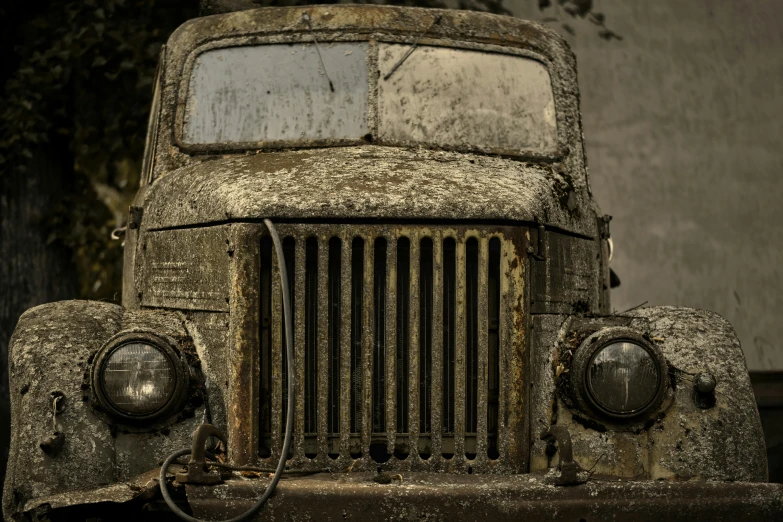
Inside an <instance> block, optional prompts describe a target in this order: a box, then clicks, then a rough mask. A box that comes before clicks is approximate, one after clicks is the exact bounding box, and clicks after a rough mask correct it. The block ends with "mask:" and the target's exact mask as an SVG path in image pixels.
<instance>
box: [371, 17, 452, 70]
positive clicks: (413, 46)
mask: <svg viewBox="0 0 783 522" xmlns="http://www.w3.org/2000/svg"><path fill="white" fill-rule="evenodd" d="M441 18H443V15H441V14H439V15H438V16H436V17H435V19H434V20H433V21H432V23H431V24H430V26H429V27H428V28H427V30H426V31H424V32H423V33H422V36H424V35H426V34H427V33H429V32H430V29H432V27H433V26H434V25H435V24H437V23H438V22H440V19H441ZM418 46H419V42H414V43H413V45H411V47H410V49H408V50H407V51H406V52H405V54H404V55H403V56H402V58H400V59H399V60H398V61H397V63H395V64H394V67H392V68H391V71H389V72H388V73H386V76H384V77H383V80H384V81H386V80H388V79H389V78H391V75H392V74H394V71H396V70H397V69H399V68H400V65H402V63H403V62H404V61H405V60H407V59H408V56H410V55H411V53H413V51H415V50H416V47H418Z"/></svg>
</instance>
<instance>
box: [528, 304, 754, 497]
mask: <svg viewBox="0 0 783 522" xmlns="http://www.w3.org/2000/svg"><path fill="white" fill-rule="evenodd" d="M592 322H593V324H594V327H593V328H594V329H597V328H601V327H602V325H603V326H617V325H618V324H622V325H624V326H628V327H630V328H632V329H634V330H636V331H637V332H638V333H639V334H640V335H643V336H645V337H646V338H647V339H649V340H651V341H652V342H654V343H655V344H656V346H657V347H658V348H659V349H660V350H661V352H662V354H663V356H664V357H665V359H666V362H667V365H668V368H669V375H668V381H669V382H668V384H667V389H666V398H665V399H664V401H663V403H662V404H661V405H660V406H659V407H657V408H654V410H653V411H651V412H649V414H645V415H643V416H641V417H640V418H637V419H629V420H627V421H618V420H616V419H614V420H613V419H608V418H605V417H602V416H600V415H595V414H591V413H589V412H586V411H585V410H584V409H583V408H580V407H578V406H577V404H578V401H571V400H569V397H568V394H570V393H573V392H572V391H571V390H569V389H567V388H566V387H564V386H561V384H563V383H566V382H567V381H568V373H567V372H569V371H570V370H571V369H572V368H571V366H570V358H571V355H572V353H569V351H570V352H573V350H575V349H577V348H578V347H579V344H580V342H581V339H583V338H584V337H585V336H586V334H584V333H583V334H581V335H579V334H575V332H576V331H577V326H576V325H577V324H578V323H577V322H576V321H575V319H574V318H573V317H568V316H546V317H537V318H536V319H535V320H534V328H533V331H534V335H535V340H534V343H535V348H534V353H533V359H532V360H533V365H534V370H533V375H534V376H535V377H534V383H533V390H534V396H533V398H532V407H533V421H532V424H533V425H535V424H538V425H543V424H544V423H552V424H557V425H563V426H566V427H567V428H568V430H569V431H570V434H571V438H572V441H573V451H574V460H576V461H577V462H578V463H579V464H580V465H581V466H582V467H583V468H586V469H587V468H591V469H593V470H594V471H595V472H596V473H598V474H605V475H611V476H617V477H626V478H636V479H639V478H645V479H666V480H672V481H700V480H710V481H750V482H757V481H758V482H763V481H765V480H766V478H767V469H766V458H765V447H764V439H763V433H762V430H761V424H760V420H759V416H758V410H757V409H756V405H755V402H754V399H753V394H752V391H751V389H750V380H749V377H748V373H747V369H746V367H745V360H744V358H743V356H742V351H741V349H740V346H739V341H738V340H737V338H736V335H735V334H734V331H733V329H732V328H731V326H730V325H729V324H728V322H726V320H725V319H723V318H722V317H720V316H718V315H717V314H714V313H712V312H707V311H704V310H695V309H690V308H675V307H653V308H641V309H638V310H633V311H631V312H628V313H625V314H621V315H620V316H612V317H609V318H605V319H602V318H596V319H594V320H593V321H592ZM582 324H583V325H584V323H582ZM593 331H594V330H593ZM703 372H708V373H710V374H711V375H713V376H714V377H715V379H716V381H717V386H716V387H715V390H714V396H715V401H714V403H713V404H711V405H710V404H704V403H700V402H698V401H697V400H696V399H697V398H698V397H695V394H696V391H695V389H694V377H695V376H696V375H697V374H699V373H703ZM705 406H706V407H705ZM553 462H555V463H556V462H557V458H556V448H555V446H553V445H552V444H551V443H547V442H544V441H534V444H533V447H532V452H531V471H536V470H539V471H542V470H546V469H548V468H549V467H550V466H551V465H552V463H553Z"/></svg>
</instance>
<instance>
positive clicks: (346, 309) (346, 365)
mask: <svg viewBox="0 0 783 522" xmlns="http://www.w3.org/2000/svg"><path fill="white" fill-rule="evenodd" d="M351 239H352V238H350V237H349V236H348V235H347V234H346V235H344V236H343V237H342V252H341V257H342V263H341V265H340V296H341V297H342V302H341V303H340V342H339V344H340V390H339V391H340V431H339V434H340V456H341V457H342V458H343V459H348V458H350V440H351V264H352V259H351Z"/></svg>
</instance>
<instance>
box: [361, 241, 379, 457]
mask: <svg viewBox="0 0 783 522" xmlns="http://www.w3.org/2000/svg"><path fill="white" fill-rule="evenodd" d="M364 243H365V244H364V259H363V264H364V273H363V274H364V282H363V285H362V324H361V326H362V343H361V349H362V359H361V367H360V371H361V372H362V385H361V401H362V402H361V408H360V409H359V415H361V423H360V426H359V431H360V432H361V450H362V455H369V454H370V437H371V435H372V362H373V341H374V337H375V336H374V335H373V333H374V331H373V318H374V316H375V313H374V310H375V307H374V302H373V297H374V295H373V294H374V284H373V283H374V274H373V268H374V267H375V263H374V258H375V256H374V254H375V245H374V244H373V241H371V240H369V239H367V240H365V242H364Z"/></svg>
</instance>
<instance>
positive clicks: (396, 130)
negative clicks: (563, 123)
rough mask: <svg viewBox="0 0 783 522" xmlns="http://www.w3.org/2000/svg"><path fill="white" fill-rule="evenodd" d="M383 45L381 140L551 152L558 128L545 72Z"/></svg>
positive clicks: (504, 60) (486, 58) (476, 54)
mask: <svg viewBox="0 0 783 522" xmlns="http://www.w3.org/2000/svg"><path fill="white" fill-rule="evenodd" d="M409 48H410V45H400V44H381V45H380V55H379V62H380V63H379V65H380V69H381V74H380V78H379V80H378V81H379V115H380V127H379V138H380V139H381V140H386V141H389V142H420V143H426V144H431V145H439V146H443V147H461V146H466V145H467V146H470V147H478V148H482V149H486V148H490V149H503V150H506V151H508V152H509V153H520V152H523V151H534V152H537V153H552V152H555V150H556V148H557V121H556V119H555V104H554V99H553V95H552V85H551V81H550V78H549V72H548V71H547V69H546V67H545V66H544V65H543V64H542V63H541V62H539V61H537V60H533V59H531V58H525V57H522V56H512V55H508V54H498V53H487V52H481V51H470V50H464V49H450V48H444V47H429V46H420V47H418V48H417V49H416V50H415V51H414V52H413V53H411V54H410V56H408V58H407V59H406V60H405V61H404V62H403V63H402V64H401V65H400V66H399V68H398V69H397V70H396V71H395V72H394V73H393V74H392V75H391V77H389V79H388V80H384V77H385V76H386V75H387V74H388V73H389V71H391V69H392V68H393V67H394V65H395V64H396V63H397V62H398V61H399V60H400V59H401V58H402V57H403V55H404V54H405V53H406V51H408V49H409Z"/></svg>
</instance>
